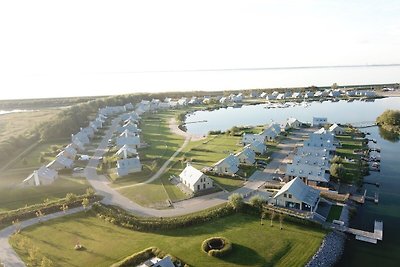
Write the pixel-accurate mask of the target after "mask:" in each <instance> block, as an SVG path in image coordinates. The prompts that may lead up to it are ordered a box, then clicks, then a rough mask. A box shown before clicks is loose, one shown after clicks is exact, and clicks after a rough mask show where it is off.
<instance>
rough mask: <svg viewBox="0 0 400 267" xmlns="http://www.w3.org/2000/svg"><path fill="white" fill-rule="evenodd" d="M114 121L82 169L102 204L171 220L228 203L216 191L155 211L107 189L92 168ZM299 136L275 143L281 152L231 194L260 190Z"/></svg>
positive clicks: (104, 150)
mask: <svg viewBox="0 0 400 267" xmlns="http://www.w3.org/2000/svg"><path fill="white" fill-rule="evenodd" d="M118 122H119V119H118V118H116V119H114V120H113V121H112V124H111V127H110V129H109V130H108V131H107V132H106V134H105V136H104V138H103V140H102V142H101V143H100V144H99V147H98V149H97V150H96V152H95V154H94V157H93V158H92V159H91V160H90V161H89V163H88V166H87V167H86V168H85V176H86V178H87V179H88V181H89V183H90V184H91V185H92V186H93V188H94V189H95V190H96V191H97V193H98V194H100V195H102V196H103V197H104V199H103V200H102V202H103V203H104V204H108V205H115V206H119V207H121V208H123V209H124V210H127V211H129V212H132V213H135V214H138V215H141V216H149V217H151V216H156V217H172V216H179V215H184V214H189V213H193V212H196V211H200V210H204V209H207V208H210V207H213V206H216V205H218V204H221V203H224V202H226V201H227V200H228V197H229V195H230V194H231V193H229V192H217V193H214V194H211V195H206V196H201V197H196V198H192V199H188V200H183V201H180V202H177V203H174V206H173V208H171V209H164V210H157V209H152V208H147V207H143V206H140V205H139V204H137V203H135V202H133V201H132V200H130V199H128V198H127V197H125V196H123V195H122V194H120V193H119V192H118V191H117V190H116V189H114V188H112V187H110V186H109V181H108V179H107V178H106V177H105V176H104V175H98V174H97V171H96V167H97V165H98V164H99V160H98V158H99V157H101V156H102V155H103V154H104V153H105V152H106V149H107V140H108V139H110V138H111V136H112V134H113V132H114V131H115V130H116V128H117V126H118ZM302 134H303V131H299V132H296V136H297V135H299V136H300V137H299V138H297V137H295V138H294V139H293V140H289V141H286V142H283V143H281V144H279V145H278V146H279V148H280V149H281V150H280V151H278V152H275V153H274V154H273V155H272V157H273V159H272V161H271V162H270V163H269V166H268V168H267V169H265V170H264V172H263V175H261V176H260V175H259V176H252V177H250V178H249V181H247V182H246V183H245V185H244V186H243V187H241V188H239V189H237V190H235V191H234V192H232V193H240V194H242V195H244V196H245V197H248V196H250V195H251V193H252V192H254V191H255V190H257V189H258V188H260V187H261V186H262V185H263V184H264V182H265V181H267V180H269V179H272V175H273V174H274V172H275V170H276V169H277V168H279V167H280V166H281V164H282V162H283V160H284V159H285V158H286V157H287V155H288V154H289V153H290V152H291V151H292V150H293V149H294V147H295V146H296V145H297V144H298V143H299V142H300V141H301V140H302V139H303V138H301V135H302ZM189 141H190V138H189V137H188V138H186V140H185V142H184V143H183V145H182V146H181V147H180V148H179V149H178V151H176V152H175V153H174V155H173V156H172V157H171V158H170V159H169V160H168V161H167V162H165V164H164V165H163V166H162V168H161V169H160V170H159V171H158V172H157V173H156V174H155V175H154V176H153V177H151V178H150V179H149V180H148V181H146V182H151V181H154V180H155V179H157V178H159V176H160V175H161V174H162V173H163V172H164V170H165V169H166V168H167V166H168V165H169V163H170V162H171V161H172V160H173V159H174V158H175V156H176V155H178V153H179V152H180V151H181V150H182V149H183V148H184V147H185V146H186V145H187V143H188V142H189ZM146 182H145V183H146ZM132 186H135V185H132ZM127 187H130V186H127Z"/></svg>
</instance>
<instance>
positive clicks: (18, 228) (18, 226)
mask: <svg viewBox="0 0 400 267" xmlns="http://www.w3.org/2000/svg"><path fill="white" fill-rule="evenodd" d="M12 224H13V225H14V228H15V233H16V234H18V233H19V232H21V223H20V221H19V219H18V218H17V219H15V220H14V221H12Z"/></svg>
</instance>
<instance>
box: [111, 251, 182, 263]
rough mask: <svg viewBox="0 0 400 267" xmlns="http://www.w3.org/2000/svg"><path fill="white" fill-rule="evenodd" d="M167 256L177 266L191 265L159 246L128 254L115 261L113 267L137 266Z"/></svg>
mask: <svg viewBox="0 0 400 267" xmlns="http://www.w3.org/2000/svg"><path fill="white" fill-rule="evenodd" d="M167 256H169V257H170V258H171V261H172V262H173V263H174V265H175V266H182V265H184V266H189V265H187V264H185V263H183V262H182V261H181V260H180V259H178V258H176V257H175V256H172V255H170V254H167V253H165V252H164V251H162V250H160V249H159V248H157V247H149V248H146V249H144V250H142V251H140V252H137V253H135V254H133V255H131V256H128V257H126V258H125V259H123V260H121V261H119V262H117V263H114V264H113V265H111V267H129V266H137V265H139V264H141V263H143V262H145V261H146V260H148V259H150V258H153V257H157V258H160V259H163V258H165V257H167Z"/></svg>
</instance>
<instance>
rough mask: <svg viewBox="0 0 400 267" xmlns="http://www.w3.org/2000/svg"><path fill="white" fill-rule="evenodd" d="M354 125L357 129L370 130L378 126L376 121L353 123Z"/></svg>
mask: <svg viewBox="0 0 400 267" xmlns="http://www.w3.org/2000/svg"><path fill="white" fill-rule="evenodd" d="M352 125H353V126H354V127H355V128H369V127H374V126H376V122H374V121H359V122H353V123H352Z"/></svg>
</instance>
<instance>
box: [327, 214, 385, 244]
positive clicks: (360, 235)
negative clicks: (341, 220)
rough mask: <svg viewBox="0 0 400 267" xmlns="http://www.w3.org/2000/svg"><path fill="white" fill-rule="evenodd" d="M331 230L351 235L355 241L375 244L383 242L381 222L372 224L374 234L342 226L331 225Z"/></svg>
mask: <svg viewBox="0 0 400 267" xmlns="http://www.w3.org/2000/svg"><path fill="white" fill-rule="evenodd" d="M332 228H333V229H336V230H339V231H341V232H344V233H348V234H353V235H355V236H356V239H357V240H360V241H364V242H368V243H372V244H376V243H378V240H380V241H382V240H383V221H377V220H375V222H374V232H368V231H364V230H359V229H354V228H350V227H346V226H342V225H337V224H332Z"/></svg>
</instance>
